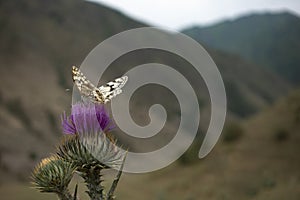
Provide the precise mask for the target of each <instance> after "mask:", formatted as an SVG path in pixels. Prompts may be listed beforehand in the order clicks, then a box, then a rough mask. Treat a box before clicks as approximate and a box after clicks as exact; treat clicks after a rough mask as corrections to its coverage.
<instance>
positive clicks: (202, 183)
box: [0, 90, 300, 200]
mask: <svg viewBox="0 0 300 200" xmlns="http://www.w3.org/2000/svg"><path fill="white" fill-rule="evenodd" d="M299 120H300V90H297V91H294V92H292V93H291V94H290V95H289V96H288V97H286V98H282V99H280V100H279V101H278V102H276V103H275V105H273V106H271V107H269V108H267V109H266V110H265V111H264V112H262V113H260V114H259V115H257V116H255V117H253V118H251V119H249V120H246V121H245V122H244V123H243V124H242V126H241V129H240V130H241V132H240V133H239V134H240V136H239V137H238V138H236V139H235V140H228V139H227V140H226V139H225V138H226V137H225V136H226V135H227V134H232V133H231V132H227V131H226V132H225V135H223V137H222V140H220V141H219V142H218V144H217V146H216V147H215V148H214V150H213V151H212V152H211V154H210V155H209V156H208V157H206V158H205V159H203V160H199V161H198V162H196V163H194V164H192V165H182V164H180V163H178V162H177V163H175V164H173V165H172V166H169V167H167V168H165V169H162V170H159V171H156V172H152V173H148V174H143V175H134V174H123V175H122V178H121V181H120V184H119V185H118V188H117V193H116V195H117V198H119V199H123V200H130V199H141V198H143V199H145V200H148V199H149V200H151V199H165V200H169V199H172V200H182V199H191V200H198V199H212V200H215V199H228V200H240V199H243V200H250V199H256V200H282V199H289V200H298V199H299V197H300V187H299V185H300V171H299V168H300V158H299V153H300V148H299V142H300V132H299V130H300V125H299ZM106 176H107V177H110V178H112V175H111V174H107V175H106ZM78 182H79V183H80V186H79V190H80V197H82V198H83V197H85V196H86V194H84V188H83V183H82V181H81V180H77V181H75V183H78ZM106 184H109V183H108V182H106ZM0 194H2V196H3V197H7V198H6V199H8V200H14V199H20V198H21V195H20V194H22V199H24V200H27V199H28V200H38V199H41V198H43V199H49V200H50V199H53V198H54V196H53V195H49V194H40V193H37V192H36V191H33V190H32V189H29V188H28V185H27V184H26V185H22V184H10V185H7V186H2V187H1V186H0Z"/></svg>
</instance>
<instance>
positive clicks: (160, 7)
mask: <svg viewBox="0 0 300 200" xmlns="http://www.w3.org/2000/svg"><path fill="white" fill-rule="evenodd" d="M93 1H97V2H100V3H102V4H104V5H107V6H109V7H113V8H115V9H117V10H119V11H121V12H123V13H124V14H126V15H128V16H130V17H133V18H136V19H138V20H141V21H143V22H146V23H147V24H150V25H153V26H161V27H165V28H171V29H175V30H178V29H180V28H183V27H187V26H190V25H194V24H200V25H207V24H210V23H213V22H216V21H220V20H222V19H232V18H235V17H237V16H239V15H241V14H242V15H243V14H245V13H249V12H253V11H256V12H261V11H278V10H283V9H284V10H290V11H293V12H294V13H297V14H298V15H300V0H250V1H247V0H205V1H203V0H93Z"/></svg>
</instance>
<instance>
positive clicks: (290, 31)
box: [183, 12, 300, 84]
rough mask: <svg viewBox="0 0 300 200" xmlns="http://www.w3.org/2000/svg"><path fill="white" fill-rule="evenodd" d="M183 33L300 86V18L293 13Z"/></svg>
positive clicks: (250, 17)
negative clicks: (271, 70) (238, 56)
mask: <svg viewBox="0 0 300 200" xmlns="http://www.w3.org/2000/svg"><path fill="white" fill-rule="evenodd" d="M183 33H185V34H187V35H189V36H191V37H193V38H194V39H196V40H197V41H199V42H201V43H204V44H205V45H207V46H209V47H211V48H214V49H219V50H222V51H226V52H231V53H234V54H237V55H240V56H242V57H243V58H245V59H246V60H250V61H251V62H253V63H256V64H259V65H261V66H266V67H269V68H270V69H273V70H274V71H276V72H278V74H279V75H280V76H284V77H285V78H286V79H288V80H290V81H291V82H292V83H294V84H299V83H300V78H299V74H300V68H299V65H300V57H299V54H298V53H299V51H300V38H299V35H300V18H299V17H298V16H295V15H293V14H291V13H288V12H283V13H278V14H268V13H266V14H252V15H248V16H244V17H241V18H238V19H236V20H233V21H224V22H221V23H218V24H215V25H212V26H209V27H191V28H187V29H185V30H183Z"/></svg>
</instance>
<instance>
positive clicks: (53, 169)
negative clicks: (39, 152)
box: [32, 156, 75, 200]
mask: <svg viewBox="0 0 300 200" xmlns="http://www.w3.org/2000/svg"><path fill="white" fill-rule="evenodd" d="M74 172H75V166H74V165H73V164H72V163H70V162H65V161H63V160H60V159H59V158H58V157H57V156H51V157H49V158H45V159H43V160H42V161H41V163H40V164H38V165H37V166H36V167H35V169H34V171H33V173H32V178H33V181H34V182H33V183H34V185H35V187H36V188H37V189H38V190H40V191H41V192H53V193H56V194H57V195H58V196H59V198H60V199H62V200H68V199H72V196H71V194H70V193H69V191H68V185H69V183H70V181H71V179H72V177H73V174H74Z"/></svg>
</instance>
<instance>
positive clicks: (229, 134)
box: [222, 122, 244, 142]
mask: <svg viewBox="0 0 300 200" xmlns="http://www.w3.org/2000/svg"><path fill="white" fill-rule="evenodd" d="M243 134H244V129H243V127H242V126H241V125H240V124H239V123H237V122H230V123H228V124H227V125H226V126H225V127H224V130H223V135H222V137H223V141H224V142H235V141H237V140H239V139H240V138H241V137H242V136H243Z"/></svg>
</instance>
